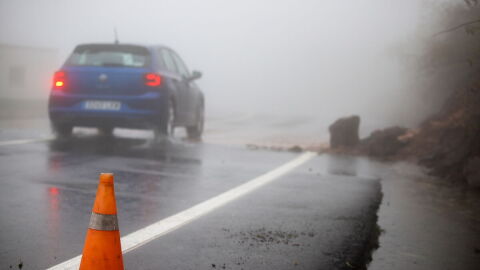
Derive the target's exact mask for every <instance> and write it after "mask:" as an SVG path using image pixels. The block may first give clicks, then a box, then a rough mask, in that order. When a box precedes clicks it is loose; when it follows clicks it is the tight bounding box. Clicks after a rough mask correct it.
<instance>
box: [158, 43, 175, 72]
mask: <svg viewBox="0 0 480 270" xmlns="http://www.w3.org/2000/svg"><path fill="white" fill-rule="evenodd" d="M160 55H161V57H162V60H163V63H165V67H166V68H167V70H168V71H171V72H175V73H177V72H178V70H177V66H176V65H175V60H174V59H173V57H172V55H171V54H170V52H169V51H167V50H164V49H161V50H160Z"/></svg>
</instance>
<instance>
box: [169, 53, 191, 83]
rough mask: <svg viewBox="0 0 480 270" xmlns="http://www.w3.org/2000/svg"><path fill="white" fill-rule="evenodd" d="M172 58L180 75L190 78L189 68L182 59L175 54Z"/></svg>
mask: <svg viewBox="0 0 480 270" xmlns="http://www.w3.org/2000/svg"><path fill="white" fill-rule="evenodd" d="M172 56H173V59H174V60H175V64H176V65H177V69H178V73H180V75H182V76H185V77H188V76H189V74H190V73H189V72H188V69H187V66H186V65H185V63H183V61H182V59H180V57H179V56H178V55H177V54H176V53H174V52H172Z"/></svg>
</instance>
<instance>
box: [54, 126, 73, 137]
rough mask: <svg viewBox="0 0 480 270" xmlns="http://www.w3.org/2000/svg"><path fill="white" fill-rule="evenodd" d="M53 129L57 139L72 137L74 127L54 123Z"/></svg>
mask: <svg viewBox="0 0 480 270" xmlns="http://www.w3.org/2000/svg"><path fill="white" fill-rule="evenodd" d="M52 129H53V132H54V133H55V135H56V136H57V137H70V136H71V135H72V131H73V126H72V125H69V124H58V123H52Z"/></svg>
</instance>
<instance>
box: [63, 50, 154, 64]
mask: <svg viewBox="0 0 480 270" xmlns="http://www.w3.org/2000/svg"><path fill="white" fill-rule="evenodd" d="M149 59H150V54H149V52H148V50H147V49H145V48H142V47H137V46H123V45H84V46H79V47H77V48H76V49H75V50H74V51H73V53H72V55H71V56H70V58H69V59H68V60H67V64H68V65H72V66H115V67H145V66H147V64H148V62H149Z"/></svg>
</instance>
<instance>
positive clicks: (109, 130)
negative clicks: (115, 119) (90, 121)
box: [98, 127, 114, 137]
mask: <svg viewBox="0 0 480 270" xmlns="http://www.w3.org/2000/svg"><path fill="white" fill-rule="evenodd" d="M113 129H114V127H99V128H98V132H99V133H100V135H101V136H108V137H110V136H112V135H113Z"/></svg>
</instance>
